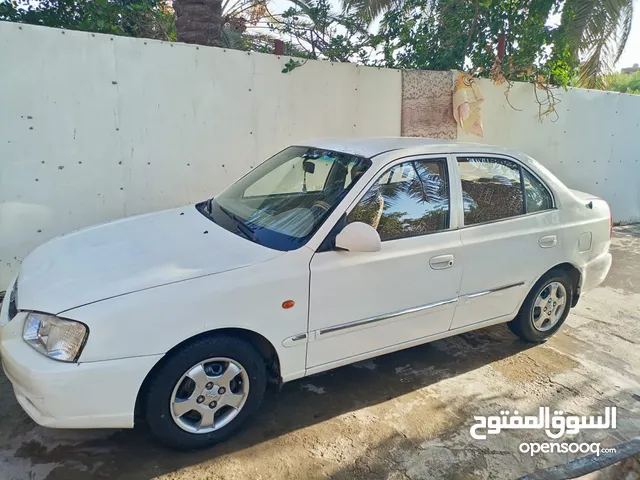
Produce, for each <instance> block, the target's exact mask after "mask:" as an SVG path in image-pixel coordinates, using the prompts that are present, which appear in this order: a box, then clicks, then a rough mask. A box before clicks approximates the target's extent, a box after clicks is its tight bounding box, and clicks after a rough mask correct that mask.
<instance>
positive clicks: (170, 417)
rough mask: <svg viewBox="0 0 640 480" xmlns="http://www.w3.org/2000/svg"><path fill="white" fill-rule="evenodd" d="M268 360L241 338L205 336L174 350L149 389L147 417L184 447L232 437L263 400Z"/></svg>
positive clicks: (164, 437)
mask: <svg viewBox="0 0 640 480" xmlns="http://www.w3.org/2000/svg"><path fill="white" fill-rule="evenodd" d="M265 388H266V368H265V364H264V360H263V359H262V357H261V356H260V354H259V353H258V352H257V351H256V350H255V348H253V346H252V345H251V344H249V343H247V342H245V341H243V340H240V339H238V338H235V337H227V336H219V337H214V336H211V337H203V338H200V339H197V340H194V341H193V342H190V343H188V344H186V345H185V346H183V347H182V348H180V349H178V350H177V351H175V352H173V353H172V354H171V355H170V356H169V357H168V359H167V360H166V361H165V363H164V364H163V365H162V366H161V367H160V368H159V369H158V370H156V371H155V372H154V373H153V376H152V377H151V379H150V382H149V383H148V388H147V390H146V392H144V403H143V408H144V418H145V420H146V423H147V425H148V426H149V429H150V430H151V432H152V433H153V434H154V435H155V436H156V437H157V438H158V439H159V440H161V441H162V442H163V443H165V444H167V445H169V446H171V447H174V448H179V449H183V450H192V449H197V448H204V447H207V446H210V445H213V444H214V443H217V442H220V441H222V440H224V439H226V438H227V437H229V436H230V435H231V434H232V433H233V432H234V431H235V430H236V429H237V428H238V427H239V426H240V425H241V424H242V422H243V421H244V420H245V419H246V418H247V417H248V416H249V415H251V414H252V413H253V412H254V411H255V410H257V408H258V407H259V406H260V403H261V402H262V398H263V396H264V392H265Z"/></svg>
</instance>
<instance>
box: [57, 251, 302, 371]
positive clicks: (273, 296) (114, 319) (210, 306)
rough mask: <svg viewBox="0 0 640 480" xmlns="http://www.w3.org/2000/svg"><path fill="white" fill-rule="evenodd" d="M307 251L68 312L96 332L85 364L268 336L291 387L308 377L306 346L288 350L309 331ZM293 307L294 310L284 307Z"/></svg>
mask: <svg viewBox="0 0 640 480" xmlns="http://www.w3.org/2000/svg"><path fill="white" fill-rule="evenodd" d="M311 256H312V252H311V251H310V250H308V249H306V248H304V247H303V248H301V249H298V250H295V251H292V252H287V253H286V254H284V255H282V256H279V257H277V258H275V259H273V260H271V261H268V262H264V263H260V264H256V265H252V266H249V267H246V268H242V269H238V270H232V271H229V272H223V273H220V274H216V275H210V276H205V277H200V278H194V279H190V280H185V281H182V282H179V283H174V284H171V285H164V286H160V287H156V288H151V289H148V290H143V291H139V292H135V293H131V294H127V295H122V296H119V297H115V298H110V299H106V300H103V301H100V302H96V303H92V304H89V305H85V306H82V307H78V308H75V309H72V310H69V311H66V312H64V314H63V315H61V316H63V317H65V318H69V319H72V320H78V321H81V322H84V323H85V324H87V325H88V326H89V331H90V333H89V338H88V340H87V344H86V346H85V348H84V350H83V352H82V354H81V356H80V362H94V361H101V360H111V359H116V358H127V357H137V356H143V355H158V354H164V353H166V352H167V351H169V350H170V349H171V348H173V347H175V346H176V345H178V344H179V343H181V342H183V341H185V340H187V339H189V338H191V337H193V336H195V335H198V334H201V333H204V332H208V331H211V330H216V329H220V328H242V329H245V330H249V331H253V332H256V333H258V334H260V335H262V336H263V337H265V338H266V339H267V340H269V342H271V344H272V345H273V346H274V348H275V350H276V352H277V354H278V357H279V359H280V369H281V375H282V378H283V380H284V381H287V380H289V379H293V378H296V377H299V376H302V375H304V369H305V361H306V342H296V343H295V344H294V345H291V346H286V347H285V346H284V345H283V341H285V340H286V339H288V338H290V337H292V336H295V335H300V334H303V333H306V332H307V316H308V303H309V261H310V259H311ZM287 300H293V301H294V302H295V305H294V307H293V308H288V309H284V308H283V307H282V303H283V302H284V301H287Z"/></svg>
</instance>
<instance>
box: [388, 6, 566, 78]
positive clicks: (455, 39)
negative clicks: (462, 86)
mask: <svg viewBox="0 0 640 480" xmlns="http://www.w3.org/2000/svg"><path fill="white" fill-rule="evenodd" d="M560 6H561V2H560V0H519V1H516V0H502V1H496V0H471V1H470V0H444V1H424V0H405V1H404V2H402V3H401V4H399V5H398V6H396V7H392V8H391V9H390V10H388V11H387V12H386V13H385V15H384V17H383V18H382V22H381V26H380V31H379V34H378V35H377V36H376V37H375V44H376V45H379V47H380V48H381V49H382V52H383V56H384V60H383V63H384V65H385V66H389V67H398V68H418V69H425V68H426V69H433V70H448V69H461V70H470V71H474V72H475V73H476V74H481V75H485V76H489V75H493V76H495V77H505V78H507V79H509V80H524V81H537V80H539V79H540V76H543V77H545V79H551V80H552V81H553V82H554V83H556V84H560V85H566V84H567V83H568V81H569V79H570V78H571V77H572V76H573V69H574V68H575V67H576V66H577V65H576V62H575V61H572V58H571V56H570V55H569V52H568V50H565V51H561V50H557V49H554V48H553V47H554V45H555V44H556V42H557V41H558V29H557V28H554V27H552V26H549V25H547V20H548V18H549V16H550V15H551V14H553V13H557V12H558V10H559V8H560ZM501 35H504V39H505V42H504V47H505V48H504V60H503V61H502V62H498V63H496V59H497V56H498V42H499V38H500V36H501ZM497 79H500V78H497Z"/></svg>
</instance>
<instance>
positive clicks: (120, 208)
mask: <svg viewBox="0 0 640 480" xmlns="http://www.w3.org/2000/svg"><path fill="white" fill-rule="evenodd" d="M287 60H288V58H285V57H283V58H279V57H276V56H273V55H263V54H256V53H251V54H249V53H246V52H239V51H232V50H226V51H225V50H222V49H215V48H207V47H197V46H191V45H185V44H179V43H175V44H170V43H164V42H159V41H152V40H140V39H131V38H123V37H110V36H108V35H98V34H90V33H84V32H71V31H62V30H56V29H49V28H43V27H33V26H28V25H17V24H10V23H4V22H0V69H1V71H0V291H1V290H3V289H4V287H5V286H6V284H7V283H8V281H9V279H10V277H11V276H12V275H13V274H14V273H15V272H16V271H17V270H18V268H19V264H20V261H21V259H22V258H24V256H26V255H27V254H28V253H29V252H30V251H31V250H32V249H33V248H35V247H36V246H38V245H39V244H41V243H43V242H45V241H46V240H48V239H50V238H52V237H54V236H56V235H59V234H61V233H65V232H68V231H71V230H73V229H76V228H79V227H84V226H87V225H91V224H95V223H99V222H104V221H107V220H111V219H115V218H119V217H123V216H128V215H134V214H138V213H143V212H148V211H152V210H159V209H163V208H168V207H174V206H179V205H184V204H188V203H191V202H195V201H198V200H201V199H204V198H209V197H211V196H212V195H214V194H216V193H217V192H218V191H219V190H221V189H222V188H223V187H224V186H226V185H228V184H229V183H231V182H232V181H233V180H234V179H236V178H237V177H239V176H241V175H242V174H244V173H245V172H246V171H247V170H248V169H249V168H251V167H252V166H255V165H257V164H258V163H260V162H262V161H263V160H264V159H266V158H267V157H268V156H270V155H271V154H273V153H275V152H277V151H279V150H280V149H282V148H284V147H286V146H287V145H289V144H291V143H294V142H297V141H302V140H304V139H305V138H311V137H322V136H338V135H356V136H376V135H378V136H379V135H399V134H400V103H401V90H402V88H401V82H402V80H401V74H400V72H399V71H396V70H381V69H376V68H364V67H358V66H355V65H351V64H338V63H335V64H332V63H328V62H314V61H309V62H307V63H306V64H305V65H304V66H302V67H300V68H297V69H295V70H294V71H292V72H291V73H287V74H283V73H281V70H282V68H283V65H284V63H286V61H287Z"/></svg>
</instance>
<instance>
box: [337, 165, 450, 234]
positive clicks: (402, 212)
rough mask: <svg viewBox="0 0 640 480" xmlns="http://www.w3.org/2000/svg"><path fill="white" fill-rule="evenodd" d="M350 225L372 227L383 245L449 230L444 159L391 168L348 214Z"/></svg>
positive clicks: (447, 186)
mask: <svg viewBox="0 0 640 480" xmlns="http://www.w3.org/2000/svg"><path fill="white" fill-rule="evenodd" d="M351 222H364V223H367V224H369V225H371V226H372V227H373V228H375V229H376V230H377V231H378V234H379V235H380V239H381V240H382V241H385V240H396V239H399V238H407V237H413V236H416V235H424V234H427V233H432V232H437V231H439V230H445V229H447V228H449V182H448V177H447V162H446V159H444V158H443V159H429V160H419V161H411V162H405V163H401V164H399V165H395V166H394V167H391V168H390V169H389V170H387V171H386V172H384V173H383V174H382V175H381V176H380V178H379V179H378V180H377V181H376V183H375V184H374V185H373V186H372V187H371V189H370V190H369V191H368V192H367V193H366V194H365V195H364V197H362V198H361V199H360V201H359V202H358V204H357V205H356V207H355V208H354V209H353V210H352V211H351V213H350V214H349V216H348V217H347V223H351Z"/></svg>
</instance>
